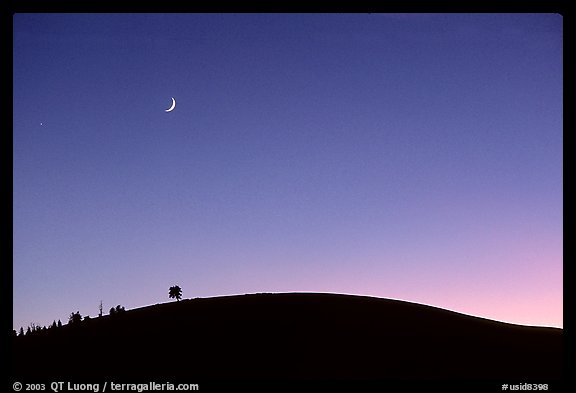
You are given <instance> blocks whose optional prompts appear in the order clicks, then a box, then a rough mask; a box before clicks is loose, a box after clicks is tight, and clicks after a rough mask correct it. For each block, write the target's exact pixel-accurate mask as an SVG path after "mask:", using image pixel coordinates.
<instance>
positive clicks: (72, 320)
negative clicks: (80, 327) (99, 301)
mask: <svg viewBox="0 0 576 393" xmlns="http://www.w3.org/2000/svg"><path fill="white" fill-rule="evenodd" d="M79 322H82V315H80V311H76V312H73V313H72V314H70V317H68V324H69V325H70V324H76V323H79Z"/></svg>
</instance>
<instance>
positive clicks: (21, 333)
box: [18, 326, 24, 337]
mask: <svg viewBox="0 0 576 393" xmlns="http://www.w3.org/2000/svg"><path fill="white" fill-rule="evenodd" d="M23 335H24V329H23V328H22V326H20V331H19V332H18V336H19V337H20V336H23Z"/></svg>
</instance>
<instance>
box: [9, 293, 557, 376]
mask: <svg viewBox="0 0 576 393" xmlns="http://www.w3.org/2000/svg"><path fill="white" fill-rule="evenodd" d="M13 349H14V350H13V363H12V364H13V374H14V375H15V376H21V377H30V376H34V377H40V376H45V377H51V378H55V377H60V378H70V377H106V378H111V377H133V376H134V377H135V376H139V377H165V378H171V377H180V376H185V377H192V378H379V379H382V378H383V379H399V378H407V379H427V378H442V379H444V378H448V379H454V378H472V379H479V378H480V379H485V378H498V379H503V378H509V379H522V380H525V381H537V380H540V381H541V380H550V379H556V378H560V376H561V369H562V330H561V329H553V328H538V327H526V326H518V325H511V324H504V323H499V322H495V321H491V320H487V319H481V318H475V317H471V316H466V315H463V314H459V313H454V312H450V311H446V310H442V309H438V308H434V307H429V306H423V305H419V304H414V303H408V302H402V301H395V300H387V299H378V298H370V297H362V296H347V295H330V294H258V295H243V296H228V297H217V298H207V299H194V300H183V301H180V302H174V303H168V304H160V305H155V306H150V307H144V308H140V309H135V310H131V311H127V312H126V313H125V314H123V315H119V316H116V317H109V316H106V317H102V318H96V319H93V320H91V321H83V322H81V323H80V324H79V325H77V326H70V325H68V326H64V327H62V328H59V329H54V330H51V331H49V332H47V333H46V334H45V335H43V336H37V337H36V336H29V337H19V338H16V339H15V340H14V348H13Z"/></svg>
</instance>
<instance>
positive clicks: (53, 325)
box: [50, 320, 57, 329]
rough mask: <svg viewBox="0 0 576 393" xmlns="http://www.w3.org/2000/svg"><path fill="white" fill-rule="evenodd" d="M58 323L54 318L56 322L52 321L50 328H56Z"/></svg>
mask: <svg viewBox="0 0 576 393" xmlns="http://www.w3.org/2000/svg"><path fill="white" fill-rule="evenodd" d="M56 327H57V325H56V320H54V322H52V325H51V326H50V329H56Z"/></svg>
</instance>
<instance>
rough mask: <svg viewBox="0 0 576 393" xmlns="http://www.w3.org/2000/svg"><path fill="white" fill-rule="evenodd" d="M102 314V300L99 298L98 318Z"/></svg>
mask: <svg viewBox="0 0 576 393" xmlns="http://www.w3.org/2000/svg"><path fill="white" fill-rule="evenodd" d="M101 316H102V300H100V306H99V307H98V318H100V317H101Z"/></svg>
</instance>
